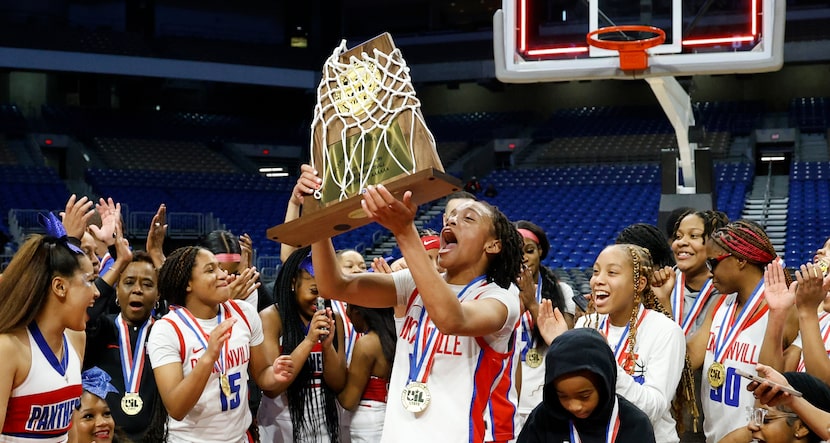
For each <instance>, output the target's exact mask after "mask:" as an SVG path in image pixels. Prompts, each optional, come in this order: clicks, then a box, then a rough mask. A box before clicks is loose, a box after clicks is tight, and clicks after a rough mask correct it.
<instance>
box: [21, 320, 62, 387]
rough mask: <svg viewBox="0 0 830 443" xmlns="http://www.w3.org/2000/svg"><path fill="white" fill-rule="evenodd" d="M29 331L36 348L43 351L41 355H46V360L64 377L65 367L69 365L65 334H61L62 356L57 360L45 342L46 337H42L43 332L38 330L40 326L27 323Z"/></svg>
mask: <svg viewBox="0 0 830 443" xmlns="http://www.w3.org/2000/svg"><path fill="white" fill-rule="evenodd" d="M28 328H29V332H30V333H31V334H32V338H34V339H35V343H37V347H38V349H40V352H41V353H43V356H44V357H46V361H48V362H49V364H50V365H51V366H52V367H53V368H55V371H57V372H58V374H60V375H61V377H64V378H65V377H66V368H67V367H68V366H69V346H68V345H67V343H66V334H62V337H63V357H62V358H61V360H60V361H58V356H57V355H55V353H54V352H52V348H50V347H49V344H48V343H46V339H45V338H43V334H42V333H41V332H40V328H38V327H37V323H35V322H31V323H29V326H28Z"/></svg>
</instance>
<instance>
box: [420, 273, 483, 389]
mask: <svg viewBox="0 0 830 443" xmlns="http://www.w3.org/2000/svg"><path fill="white" fill-rule="evenodd" d="M486 282H487V281H486V280H485V276H484V275H480V276H478V277H476V278H475V279H473V281H471V282H470V283H468V284H467V286H464V289H462V290H461V292H459V293H458V299H459V300H462V299H463V297H464V294H465V293H466V292H467V291H468V290H470V289H474V288H477V287H480V286H482V285H483V284H485V283H486ZM429 323H430V321H429V315H428V314H427V310H426V308H421V316H420V318H419V319H418V326H417V327H416V329H415V343H414V344H413V347H412V351H410V353H409V382H413V381H417V382H420V383H426V382H427V378H429V373H430V371H431V370H432V363H433V361H434V360H435V350H436V345H437V344H438V340H436V338H437V335H438V328H436V327H435V326H433V327H432V328H429V327H427V325H428V324H429Z"/></svg>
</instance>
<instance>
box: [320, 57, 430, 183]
mask: <svg viewBox="0 0 830 443" xmlns="http://www.w3.org/2000/svg"><path fill="white" fill-rule="evenodd" d="M346 50H347V49H346V41H345V40H343V41H342V42H341V43H340V46H338V47H337V48H335V50H334V52H333V53H332V55H331V56H330V57H329V58H328V60H326V63H325V65H324V66H323V78H322V79H321V80H320V85H319V86H318V87H317V97H318V102H317V105H316V106H315V107H314V120H313V121H312V123H311V128H312V131H311V138H312V145H313V143H314V134H315V131H316V130H317V129H316V128H318V127H319V130H320V131H322V140H323V144H324V146H323V149H322V163H323V164H322V165H321V166H322V169H318V170H319V171H321V172H322V173H323V176H324V183H323V185H324V186H325V185H326V184H327V183H326V180H327V179H330V180H331V182H332V183H331V185H334V186H336V187H338V188H339V189H340V193H339V197H338V199H339V200H343V199H344V198H347V197H349V195H347V192H346V190H347V188H348V187H350V186H352V185H353V184H354V182H355V180H357V182H358V184H359V185H360V189H361V190H363V189H365V188H366V186H367V185H369V184H373V183H369V180H370V178H371V174H370V172H371V171H372V166H373V165H374V163H375V159H376V157H377V154H380V153H382V152H385V153H386V154H387V155H389V157H390V158H392V159H393V160H394V162H395V163H396V164H397V165H398V166H399V167H400V169H401V170H405V171H407V173H409V174H412V173H414V172H415V153H414V149H413V146H414V143H413V135H414V134H415V132H416V131H415V122H416V118H417V120H418V121H419V122H420V123H421V127H423V128H426V124H425V123H424V121H423V117H422V116H421V113H420V112H416V111H417V110H418V108H420V105H421V104H420V101H418V99H417V98H416V97H415V90H414V88H413V87H412V81H411V79H410V78H409V67H407V66H406V63H405V62H404V60H403V58H402V57H401V53H400V50H399V49H397V48H396V49H395V50H394V51H392V53H390V54H384V53H382V52H380V51H379V50H377V49H375V50H374V51H373V52H374V54H372V55H370V54H367V53H365V52H363V53H361V54H360V58H357V57H355V56H352V57H350V59H349V62H348V63H347V64H345V63H341V62H340V56H341V55H342V54H343V53H344V52H346ZM405 111H411V112H412V116H413V118H412V119H410V121H411V125H410V126H411V127H410V128H409V137H408V144H407V146H408V148H409V156H410V159H411V161H409V162H408V164H411V165H413V167H412V168H411V169H410V170H407V168H406V167H405V166H404V165H403V164H402V162H401V161H400V160H399V159H398V158H396V157H395V155H394V154H393V151H392V149H390V145H389V140H388V137H387V129H389V127H390V126H391V125H392V123H393V122H395V118H396V117H398V116H399V115H400V114H401V113H403V112H405ZM335 121H339V122H340V123H341V124H342V125H343V129H342V130H341V131H340V142H341V143H340V149H342V153H341V155H342V157H341V158H342V159H344V160H345V162H346V163H347V165H364V166H363V167H356V168H355V167H345V168H342V171H335V170H334V169H332V170H331V171H329V169H330V168H331V162H332V159H331V152H330V149H334V148H333V147H332V148H329V147H328V146H325V145H326V144H328V140H329V138H328V137H329V130H330V128H331V127H332V122H335ZM354 128H359V129H360V132H359V136H358V137H357V139H356V142H355V143H354V144H353V145H351V146H349V144H348V143H347V138H351V137H354V135H356V134H354V133H352V134H350V136H349V137H347V133H349V132H353V131H350V130H352V129H354ZM377 129H382V130H383V131H382V136H381V137H379V138H378V139H377V140H376V141H374V142H373V141H372V140H371V139H370V138H369V137H367V134H368V133H369V131H372V130H377ZM427 133H428V134H429V138H430V141H431V142H433V143H432V144H433V146H434V139H433V136H432V134H431V133H429V131H427ZM313 157H314V156H312V159H311V166H312V167H314V168H315V169H316V167H317V165H315V164H314V158H313ZM366 162H369V164H368V165H367V164H366ZM335 175H338V176H335ZM314 196H315V198H317V199H320V198H321V196H322V194H321V193H319V191H318V192H315V194H314Z"/></svg>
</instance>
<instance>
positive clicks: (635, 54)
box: [586, 25, 666, 71]
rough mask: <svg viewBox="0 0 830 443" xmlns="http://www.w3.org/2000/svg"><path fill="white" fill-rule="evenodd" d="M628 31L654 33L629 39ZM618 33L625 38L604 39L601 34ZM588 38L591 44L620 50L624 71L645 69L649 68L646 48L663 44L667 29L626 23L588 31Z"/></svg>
mask: <svg viewBox="0 0 830 443" xmlns="http://www.w3.org/2000/svg"><path fill="white" fill-rule="evenodd" d="M627 32H644V33H651V34H654V37H650V38H637V39H633V40H632V39H629V36H628V35H627V34H626V33H627ZM608 34H618V35H619V36H621V37H622V38H625V40H602V39H600V38H599V36H601V35H608ZM586 40H587V42H588V44H589V45H591V46H594V47H597V48H601V49H609V50H612V51H619V53H620V69H622V70H623V71H643V70H645V69H646V68H648V53H646V49H648V48H653V47H655V46H657V45H661V44H663V42H665V41H666V31H663V30H662V29H660V28H655V27H654V26H644V25H626V26H608V27H606V28H600V29H597V30H595V31H591V32H589V33H588V35H587V37H586Z"/></svg>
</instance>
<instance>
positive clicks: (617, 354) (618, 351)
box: [599, 304, 650, 366]
mask: <svg viewBox="0 0 830 443" xmlns="http://www.w3.org/2000/svg"><path fill="white" fill-rule="evenodd" d="M637 309H638V310H639V314H637V328H639V327H640V324H641V323H642V322H643V319H644V318H646V315H648V313H649V312H650V310H648V309H646V308H644V307H643V305H642V304H640V306H639V307H638V308H637ZM630 328H631V320H629V321H628V323H626V324H625V329H623V332H622V334H620V341H619V342H617V346H616V347H615V348H614V358H615V359H616V360H617V363H619V365H620V366H622V365H623V359H622V356H623V353H622V351H623V349H627V348H628V330H629V329H630ZM599 329H600V330H601V332H602V333H603V334H605V336H606V337H608V332H609V331H610V329H611V320H610V317H608V316H606V317H605V318H604V319H602V323H600V325H599Z"/></svg>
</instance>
